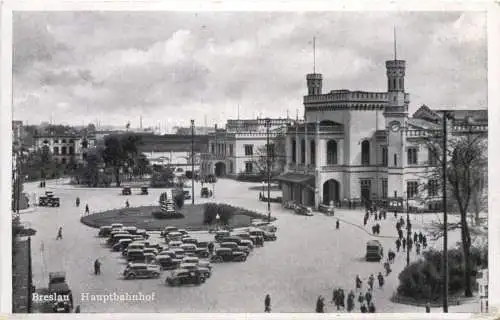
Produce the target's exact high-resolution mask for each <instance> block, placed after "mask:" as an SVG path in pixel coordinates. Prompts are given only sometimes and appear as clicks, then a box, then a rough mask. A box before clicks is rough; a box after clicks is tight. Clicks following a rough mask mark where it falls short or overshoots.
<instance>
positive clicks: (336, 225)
mask: <svg viewBox="0 0 500 320" xmlns="http://www.w3.org/2000/svg"><path fill="white" fill-rule="evenodd" d="M339 227H340V221H339V219H337V222H336V223H335V229H338V228H339Z"/></svg>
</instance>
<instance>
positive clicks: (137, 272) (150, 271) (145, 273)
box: [123, 263, 160, 280]
mask: <svg viewBox="0 0 500 320" xmlns="http://www.w3.org/2000/svg"><path fill="white" fill-rule="evenodd" d="M123 277H124V278H125V279H127V280H131V279H136V278H146V279H149V278H159V277H160V268H159V267H158V266H157V265H152V264H146V263H129V264H127V267H126V268H125V270H124V271H123Z"/></svg>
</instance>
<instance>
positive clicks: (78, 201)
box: [75, 197, 80, 207]
mask: <svg viewBox="0 0 500 320" xmlns="http://www.w3.org/2000/svg"><path fill="white" fill-rule="evenodd" d="M75 204H76V206H77V207H79V206H80V198H79V197H76V200H75Z"/></svg>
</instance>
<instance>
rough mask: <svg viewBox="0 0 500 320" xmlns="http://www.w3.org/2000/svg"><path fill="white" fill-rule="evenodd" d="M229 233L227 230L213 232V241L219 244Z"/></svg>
mask: <svg viewBox="0 0 500 320" xmlns="http://www.w3.org/2000/svg"><path fill="white" fill-rule="evenodd" d="M230 235H231V233H230V232H229V231H227V230H219V231H216V232H215V241H217V242H220V241H221V240H222V239H224V238H227V237H229V236H230Z"/></svg>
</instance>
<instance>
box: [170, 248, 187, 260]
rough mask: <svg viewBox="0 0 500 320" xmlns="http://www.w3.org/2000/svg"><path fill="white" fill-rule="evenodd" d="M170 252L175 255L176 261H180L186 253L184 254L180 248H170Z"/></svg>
mask: <svg viewBox="0 0 500 320" xmlns="http://www.w3.org/2000/svg"><path fill="white" fill-rule="evenodd" d="M172 251H173V252H174V253H175V257H176V258H177V259H182V258H184V257H185V256H186V253H185V252H184V249H181V248H172Z"/></svg>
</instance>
